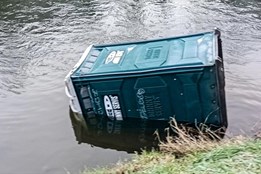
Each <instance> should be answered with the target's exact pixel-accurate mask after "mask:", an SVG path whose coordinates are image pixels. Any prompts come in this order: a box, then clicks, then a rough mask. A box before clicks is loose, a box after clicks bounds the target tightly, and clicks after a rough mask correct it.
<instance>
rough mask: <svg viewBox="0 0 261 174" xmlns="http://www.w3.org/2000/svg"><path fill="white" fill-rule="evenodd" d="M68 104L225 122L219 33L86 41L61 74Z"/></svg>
mask: <svg viewBox="0 0 261 174" xmlns="http://www.w3.org/2000/svg"><path fill="white" fill-rule="evenodd" d="M65 83H66V93H67V95H68V96H69V98H70V107H71V108H72V110H73V111H74V112H77V113H82V114H83V116H84V117H86V118H87V117H88V118H89V117H92V116H94V115H95V116H97V115H98V116H100V117H108V118H109V119H111V120H117V121H121V120H122V121H124V119H126V118H130V117H131V118H142V119H149V120H170V118H172V117H173V118H175V119H176V120H177V122H178V123H190V124H195V123H205V124H210V125H215V126H218V127H227V115H226V104H225V90H224V88H225V82H224V68H223V56H222V47H221V39H220V32H219V31H218V30H214V31H213V32H205V33H199V34H194V35H187V36H179V37H171V38H163V39H157V40H148V41H139V42H130V43H120V44H108V45H91V46H89V47H88V48H87V50H86V51H85V52H84V54H83V55H82V57H81V59H80V60H79V62H78V63H77V64H76V65H75V67H74V68H73V69H72V71H71V72H70V73H69V74H68V75H67V77H66V79H65Z"/></svg>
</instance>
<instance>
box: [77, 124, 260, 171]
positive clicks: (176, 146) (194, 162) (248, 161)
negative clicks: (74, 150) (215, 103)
mask: <svg viewBox="0 0 261 174" xmlns="http://www.w3.org/2000/svg"><path fill="white" fill-rule="evenodd" d="M171 128H172V130H173V131H174V132H175V133H176V136H167V139H166V141H164V142H161V141H160V144H159V148H160V151H152V152H147V151H144V152H143V153H142V154H141V155H138V154H137V155H136V156H135V157H134V158H133V159H132V160H131V161H129V162H123V163H118V164H117V165H115V166H114V167H112V168H99V169H96V170H92V171H90V170H86V171H84V172H82V174H104V173H105V174H106V173H112V174H114V173H116V174H131V173H137V174H157V173H158V174H165V173H166V174H169V173H171V174H190V173H191V174H224V173H226V174H252V173H253V174H260V173H261V137H260V136H256V139H253V138H252V139H251V138H246V137H242V136H238V137H234V138H226V139H221V138H220V137H219V136H217V134H216V133H215V132H213V131H211V130H210V129H208V127H205V126H204V125H203V127H202V129H201V128H196V129H193V128H192V129H191V128H189V127H185V126H182V125H178V124H177V122H176V121H175V120H173V121H172V122H171ZM195 132H196V134H195Z"/></svg>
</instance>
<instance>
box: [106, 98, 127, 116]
mask: <svg viewBox="0 0 261 174" xmlns="http://www.w3.org/2000/svg"><path fill="white" fill-rule="evenodd" d="M103 100H104V107H105V111H106V115H107V116H108V118H109V119H111V120H114V118H115V119H116V120H123V118H122V113H121V106H120V102H119V98H118V96H117V95H109V96H108V95H105V96H104V98H103Z"/></svg>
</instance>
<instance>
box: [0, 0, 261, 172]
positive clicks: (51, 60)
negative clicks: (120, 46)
mask: <svg viewBox="0 0 261 174" xmlns="http://www.w3.org/2000/svg"><path fill="white" fill-rule="evenodd" d="M214 27H219V28H220V29H221V31H222V39H223V52H224V59H225V72H226V94H227V107H228V108H227V109H228V120H229V130H228V132H231V133H233V134H239V133H241V132H243V133H245V134H247V135H253V134H254V132H255V130H257V129H259V128H260V127H261V126H260V125H261V123H260V122H261V1H260V0H248V1H244V0H215V1H214V0H197V1H196V0H183V1H174V0H154V1H149V0H126V1H120V0H116V1H114V0H103V1H101V0H100V1H99V0H34V1H33V0H24V1H18V0H1V1H0V173H1V174H2V173H3V174H5V173H10V174H18V173H65V172H66V171H71V172H72V173H75V172H78V171H79V170H82V169H83V168H84V166H86V167H87V168H90V167H95V166H97V165H100V166H102V165H107V164H111V163H114V162H116V161H118V160H119V159H125V158H129V155H127V153H125V152H118V151H115V150H109V149H102V148H98V147H91V146H90V145H86V144H84V145H78V144H77V142H76V141H75V136H74V132H73V130H72V128H71V127H72V125H71V122H70V118H69V109H68V99H67V98H66V96H65V95H64V83H63V79H64V76H65V75H66V74H67V72H68V71H69V70H70V69H71V68H72V67H73V65H74V64H75V63H76V62H77V60H78V59H79V57H80V56H81V54H82V52H83V51H84V50H85V48H86V47H87V46H88V44H91V43H108V42H121V41H133V40H140V39H148V38H159V37H166V36H173V35H181V34H189V33H197V32H201V31H208V30H211V29H213V28H214Z"/></svg>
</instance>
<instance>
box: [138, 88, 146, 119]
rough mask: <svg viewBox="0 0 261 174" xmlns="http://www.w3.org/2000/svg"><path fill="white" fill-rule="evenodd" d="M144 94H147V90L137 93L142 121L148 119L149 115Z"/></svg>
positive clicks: (140, 90)
mask: <svg viewBox="0 0 261 174" xmlns="http://www.w3.org/2000/svg"><path fill="white" fill-rule="evenodd" d="M144 94H145V89H143V88H140V89H139V90H138V91H137V94H136V96H137V102H138V108H139V109H138V110H137V111H138V112H139V113H140V117H141V118H142V119H147V118H148V115H147V111H146V107H145V101H144Z"/></svg>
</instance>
